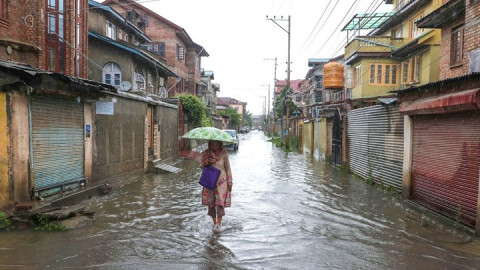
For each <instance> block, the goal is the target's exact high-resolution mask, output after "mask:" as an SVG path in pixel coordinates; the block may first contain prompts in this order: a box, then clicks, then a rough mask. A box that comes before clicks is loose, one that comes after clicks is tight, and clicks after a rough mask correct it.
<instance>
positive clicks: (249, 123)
mask: <svg viewBox="0 0 480 270" xmlns="http://www.w3.org/2000/svg"><path fill="white" fill-rule="evenodd" d="M243 125H244V126H249V127H250V126H253V116H252V113H251V112H249V111H247V113H246V114H245V118H244V119H243Z"/></svg>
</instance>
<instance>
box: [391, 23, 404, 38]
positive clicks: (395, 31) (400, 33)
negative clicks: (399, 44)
mask: <svg viewBox="0 0 480 270" xmlns="http://www.w3.org/2000/svg"><path fill="white" fill-rule="evenodd" d="M402 36H403V25H400V26H399V27H397V28H395V29H393V30H392V38H402Z"/></svg>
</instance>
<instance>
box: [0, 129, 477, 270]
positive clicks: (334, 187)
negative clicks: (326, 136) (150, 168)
mask: <svg viewBox="0 0 480 270" xmlns="http://www.w3.org/2000/svg"><path fill="white" fill-rule="evenodd" d="M240 136H241V137H240V147H239V151H238V152H231V153H230V161H231V165H232V171H233V181H234V185H233V193H232V207H231V208H227V209H226V216H225V217H224V219H223V231H222V232H221V233H220V234H214V233H212V224H211V223H212V221H211V219H210V218H209V217H208V216H206V207H204V206H201V205H200V191H201V188H200V186H199V185H198V183H197V181H198V178H199V176H200V169H199V168H198V167H197V163H196V162H193V161H187V162H183V163H182V167H183V171H182V172H180V173H179V174H164V175H147V176H144V175H142V176H139V177H138V179H137V180H136V181H134V182H132V183H130V184H127V185H124V186H121V187H119V188H116V189H114V190H113V191H112V192H111V193H110V194H109V195H107V196H104V197H95V198H93V199H91V200H89V201H86V202H84V204H85V205H87V207H88V208H89V210H92V211H95V212H96V220H95V222H94V224H93V225H90V226H87V227H84V228H81V229H76V230H71V231H66V232H34V231H33V230H30V229H29V230H21V231H13V232H9V233H1V234H0V269H479V267H480V256H479V255H478V254H480V249H479V246H480V244H479V243H478V240H473V241H469V238H468V237H466V236H465V235H462V234H460V233H455V232H454V230H453V226H452V224H448V223H445V222H444V221H443V220H442V219H440V218H438V217H436V216H433V215H431V214H429V213H426V212H424V211H422V210H420V209H417V208H415V207H414V206H412V205H411V204H409V203H407V202H406V201H404V200H403V199H401V198H400V196H397V195H392V194H391V193H389V192H387V191H384V190H381V189H379V188H377V187H375V186H370V185H367V184H366V183H365V182H364V181H362V180H359V179H356V178H354V177H352V176H351V175H349V174H346V173H344V172H342V171H340V170H336V169H334V168H332V167H331V166H330V165H328V164H325V163H323V162H317V161H315V160H313V159H311V158H309V157H305V156H303V155H301V154H298V153H288V154H287V153H285V152H283V151H282V150H280V149H278V148H276V147H275V146H273V145H272V144H271V143H270V142H267V141H266V138H265V137H264V135H263V133H261V132H259V131H252V132H250V133H248V134H240Z"/></svg>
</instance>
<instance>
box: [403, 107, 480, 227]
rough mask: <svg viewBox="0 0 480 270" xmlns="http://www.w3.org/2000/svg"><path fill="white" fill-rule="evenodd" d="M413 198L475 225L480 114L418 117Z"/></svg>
mask: <svg viewBox="0 0 480 270" xmlns="http://www.w3.org/2000/svg"><path fill="white" fill-rule="evenodd" d="M413 127H414V132H413V164H412V199H413V200H414V201H416V202H418V203H419V204H421V205H424V206H426V207H428V208H430V209H433V210H435V211H437V212H440V213H442V214H444V215H446V216H449V217H451V218H453V219H456V220H458V221H460V222H462V223H464V224H466V225H469V226H472V227H473V226H475V222H476V215H477V198H478V179H479V173H478V170H479V163H480V115H479V114H478V113H473V112H472V113H460V114H447V115H426V116H415V117H414V121H413Z"/></svg>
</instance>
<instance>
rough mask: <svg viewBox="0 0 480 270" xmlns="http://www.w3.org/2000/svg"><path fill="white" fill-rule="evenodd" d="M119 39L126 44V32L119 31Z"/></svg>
mask: <svg viewBox="0 0 480 270" xmlns="http://www.w3.org/2000/svg"><path fill="white" fill-rule="evenodd" d="M118 39H119V40H123V41H125V42H128V34H127V33H126V32H124V31H123V30H120V29H119V30H118Z"/></svg>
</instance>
